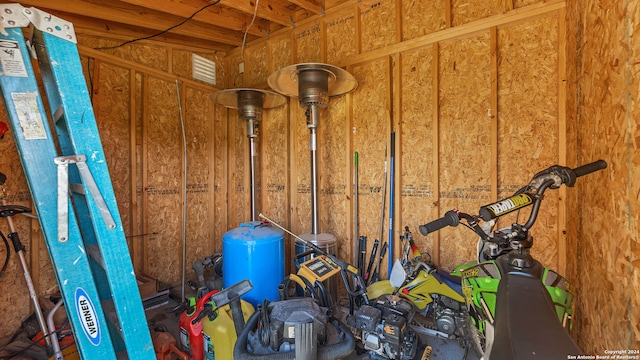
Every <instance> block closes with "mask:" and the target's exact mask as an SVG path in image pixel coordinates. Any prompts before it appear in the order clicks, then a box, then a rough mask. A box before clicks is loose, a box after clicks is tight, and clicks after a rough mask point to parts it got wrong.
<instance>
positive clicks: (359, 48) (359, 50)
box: [353, 4, 362, 54]
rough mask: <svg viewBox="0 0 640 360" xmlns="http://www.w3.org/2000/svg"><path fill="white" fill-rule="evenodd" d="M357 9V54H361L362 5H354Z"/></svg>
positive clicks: (355, 16) (355, 14)
mask: <svg viewBox="0 0 640 360" xmlns="http://www.w3.org/2000/svg"><path fill="white" fill-rule="evenodd" d="M354 7H355V10H354V11H353V14H354V17H353V19H354V21H355V28H356V44H355V47H356V54H361V53H362V39H361V37H362V29H361V26H362V21H361V20H360V16H361V15H360V6H359V5H358V4H355V5H354Z"/></svg>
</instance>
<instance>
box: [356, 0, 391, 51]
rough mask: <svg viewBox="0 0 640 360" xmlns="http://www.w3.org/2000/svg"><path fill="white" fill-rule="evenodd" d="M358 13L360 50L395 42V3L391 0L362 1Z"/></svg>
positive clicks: (374, 48) (370, 49) (376, 47)
mask: <svg viewBox="0 0 640 360" xmlns="http://www.w3.org/2000/svg"><path fill="white" fill-rule="evenodd" d="M358 8H359V15H360V32H361V36H360V41H361V52H362V53H365V52H368V51H372V50H376V49H380V48H383V47H385V46H387V45H391V44H393V43H395V42H396V34H397V29H396V16H397V14H396V5H395V2H393V1H376V0H373V1H371V0H368V1H362V2H360V3H359V4H358Z"/></svg>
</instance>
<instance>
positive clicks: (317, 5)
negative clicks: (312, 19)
mask: <svg viewBox="0 0 640 360" xmlns="http://www.w3.org/2000/svg"><path fill="white" fill-rule="evenodd" d="M288 1H289V2H290V3H292V4H295V5H298V6H300V7H301V8H304V9H305V10H307V11H309V12H311V13H312V14H316V15H321V14H324V7H323V5H322V4H323V3H324V1H322V2H320V1H317V0H288Z"/></svg>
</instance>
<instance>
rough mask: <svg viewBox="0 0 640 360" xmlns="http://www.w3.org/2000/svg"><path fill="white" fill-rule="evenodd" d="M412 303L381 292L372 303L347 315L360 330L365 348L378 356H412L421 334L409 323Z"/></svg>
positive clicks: (403, 359)
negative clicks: (351, 314)
mask: <svg viewBox="0 0 640 360" xmlns="http://www.w3.org/2000/svg"><path fill="white" fill-rule="evenodd" d="M414 314H415V310H414V308H413V305H412V304H411V303H410V302H409V301H407V300H405V299H402V298H400V297H398V296H395V295H382V296H380V297H379V298H378V299H377V300H376V301H375V302H373V303H372V304H371V305H362V306H360V308H358V310H357V311H356V312H355V313H354V315H353V316H349V317H348V318H347V322H348V323H349V325H350V326H352V327H354V328H356V329H357V332H358V333H359V335H360V340H361V342H362V345H363V346H364V349H365V350H367V351H368V352H369V354H370V355H371V357H372V358H376V359H400V360H405V359H413V358H414V356H415V355H416V351H417V349H418V335H417V334H416V333H415V331H413V329H412V328H411V327H410V326H409V323H410V322H411V320H412V319H413V315H414Z"/></svg>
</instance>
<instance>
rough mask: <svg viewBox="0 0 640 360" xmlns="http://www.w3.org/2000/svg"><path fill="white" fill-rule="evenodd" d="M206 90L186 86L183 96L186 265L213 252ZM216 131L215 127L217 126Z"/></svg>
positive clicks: (209, 116) (210, 127) (210, 108)
mask: <svg viewBox="0 0 640 360" xmlns="http://www.w3.org/2000/svg"><path fill="white" fill-rule="evenodd" d="M209 96H210V93H208V92H205V91H201V90H198V89H193V88H190V87H186V90H185V89H184V88H183V90H182V93H181V98H182V99H184V102H183V104H184V108H183V114H184V123H185V124H184V125H185V134H186V141H187V144H188V145H187V204H188V205H189V206H187V214H186V217H187V229H189V231H187V233H186V244H187V246H186V254H187V257H186V259H187V261H186V264H187V268H190V266H189V265H190V264H193V263H194V261H195V260H196V259H198V258H199V259H204V258H205V257H207V256H210V255H211V254H212V253H213V251H212V250H213V247H214V237H213V226H214V225H213V224H212V223H211V220H212V216H211V213H212V209H211V200H212V187H211V183H212V178H211V170H212V169H211V161H210V156H211V153H212V152H213V146H212V144H211V143H210V142H209V139H211V138H212V137H213V134H212V133H213V132H214V131H215V130H214V127H213V115H214V109H213V105H212V104H211V102H210V101H209ZM218 131H219V130H218Z"/></svg>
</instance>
